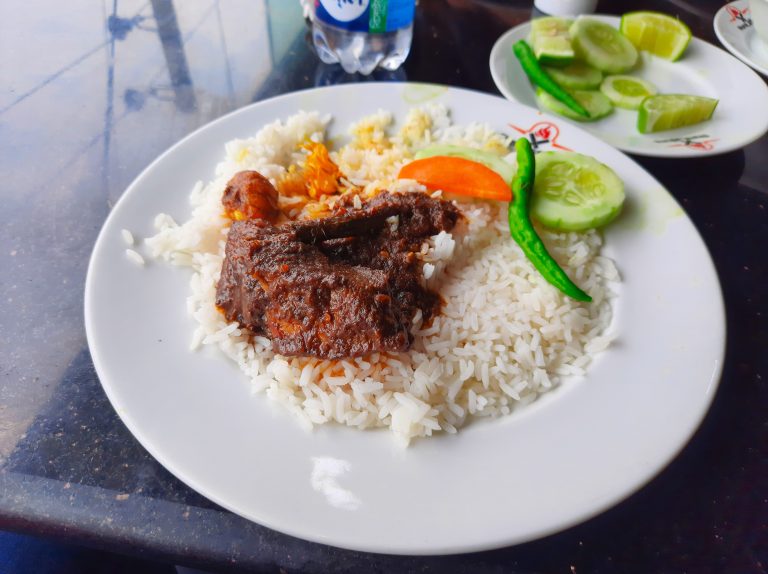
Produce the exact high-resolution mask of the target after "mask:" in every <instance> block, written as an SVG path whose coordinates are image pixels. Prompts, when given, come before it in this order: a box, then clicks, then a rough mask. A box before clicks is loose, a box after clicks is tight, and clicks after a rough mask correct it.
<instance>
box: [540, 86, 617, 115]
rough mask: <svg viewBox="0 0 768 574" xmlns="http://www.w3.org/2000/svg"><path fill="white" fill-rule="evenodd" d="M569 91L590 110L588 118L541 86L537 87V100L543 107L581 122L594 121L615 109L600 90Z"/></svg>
mask: <svg viewBox="0 0 768 574" xmlns="http://www.w3.org/2000/svg"><path fill="white" fill-rule="evenodd" d="M568 93H570V94H571V95H572V96H573V97H574V98H575V99H576V101H577V102H579V103H580V104H581V105H582V106H583V107H584V108H585V109H586V110H587V111H588V112H589V117H588V118H585V117H584V116H580V115H579V114H577V113H576V112H574V111H573V110H571V109H570V108H569V107H568V106H566V105H565V104H564V103H563V102H561V101H560V100H557V99H555V98H553V97H552V96H551V95H549V94H548V93H547V92H545V91H544V90H542V89H541V88H537V89H536V101H538V102H539V105H540V106H541V107H542V108H545V109H547V110H549V111H551V112H555V113H556V114H560V115H561V116H565V117H566V118H571V119H572V120H577V121H579V122H592V121H594V120H599V119H600V118H603V117H605V116H607V115H608V114H610V113H611V112H612V111H613V106H612V105H611V101H610V100H609V99H608V98H606V97H605V96H604V95H603V94H601V93H600V92H594V91H587V90H568Z"/></svg>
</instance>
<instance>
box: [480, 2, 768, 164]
mask: <svg viewBox="0 0 768 574" xmlns="http://www.w3.org/2000/svg"><path fill="white" fill-rule="evenodd" d="M736 1H737V2H738V1H740V0H736ZM726 6H728V4H726ZM724 9H725V6H723V8H721V10H724ZM719 12H720V11H718V13H719ZM590 17H591V18H595V19H598V20H602V21H605V22H608V23H611V24H618V23H619V22H620V21H621V16H616V15H614V14H591V15H590ZM530 25H531V20H527V21H525V22H521V23H520V24H518V25H517V26H514V27H513V28H510V29H509V30H507V31H506V32H504V33H503V34H502V35H501V36H499V37H498V39H497V40H496V42H494V44H493V47H492V48H491V53H490V56H489V59H488V67H489V68H490V71H491V77H492V79H493V83H494V84H495V86H496V89H497V90H499V92H501V94H502V96H503V97H505V98H506V99H508V100H511V101H513V102H517V103H519V104H523V102H520V101H519V100H518V99H517V98H516V97H515V96H514V94H513V93H512V91H511V90H509V88H508V87H507V86H506V84H505V82H503V81H502V78H501V76H500V74H501V71H500V70H497V68H496V66H495V65H494V62H495V61H496V60H501V59H503V58H504V56H503V55H502V54H501V51H502V48H503V46H504V45H505V44H506V42H508V41H509V38H510V37H512V36H515V35H517V34H519V33H520V31H521V30H523V29H526V28H528V27H530ZM718 38H719V35H718ZM691 40H692V43H695V44H701V45H706V46H707V48H706V49H709V48H712V49H715V50H719V51H720V52H722V53H723V54H724V55H725V56H727V57H729V58H731V59H732V60H733V62H732V63H733V64H734V65H738V66H743V67H744V69H745V70H746V71H748V72H749V73H751V74H752V75H753V76H754V77H755V79H756V80H758V81H759V82H760V83H761V84H763V87H764V95H765V101H766V103H768V86H766V85H765V82H764V81H763V79H762V78H761V77H760V76H759V75H758V74H757V72H756V71H755V70H754V69H752V68H751V67H750V66H748V65H747V64H746V63H745V62H743V61H742V60H741V59H740V58H737V57H736V56H735V55H734V54H731V53H730V52H729V51H728V50H724V49H723V48H721V47H719V46H716V45H714V44H712V43H710V42H707V41H706V40H702V39H701V38H698V37H696V36H692V37H691ZM523 105H526V104H523ZM542 113H545V114H547V115H550V116H552V117H554V116H553V115H552V114H550V113H549V112H542ZM557 118H558V119H562V120H563V121H566V122H568V123H570V124H571V125H576V127H580V128H581V129H583V130H584V131H586V132H588V133H589V134H591V135H594V136H595V137H597V138H600V135H599V134H596V133H593V132H592V130H590V129H589V123H588V122H582V123H578V124H577V123H576V122H573V121H571V120H569V119H568V118H565V117H562V116H557ZM763 123H764V125H763V126H762V128H761V129H762V131H760V132H759V133H757V132H756V134H757V135H755V136H753V137H751V138H749V139H745V140H742V141H740V142H739V143H736V144H729V145H725V146H723V147H721V148H716V149H712V150H691V149H688V148H687V147H680V148H674V151H673V150H672V148H659V149H658V152H656V151H654V149H655V148H648V149H645V148H642V149H638V148H635V147H631V146H618V145H614V147H616V148H617V149H619V150H621V151H622V152H624V153H626V154H632V155H637V156H643V157H658V158H668V159H673V158H701V157H710V156H715V155H722V154H725V153H729V152H732V151H735V150H739V149H742V148H744V147H746V146H748V145H749V144H751V143H753V142H755V141H757V140H758V139H760V138H761V137H763V136H764V135H765V134H766V133H768V117H766V119H765V121H764V122H763ZM660 133H661V132H660ZM600 139H602V138H600ZM606 143H608V142H606ZM609 145H613V144H609Z"/></svg>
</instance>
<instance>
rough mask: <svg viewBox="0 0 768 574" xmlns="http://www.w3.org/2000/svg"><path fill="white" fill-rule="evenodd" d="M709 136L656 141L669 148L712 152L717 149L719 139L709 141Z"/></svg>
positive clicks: (701, 135) (702, 135)
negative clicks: (716, 143) (666, 144)
mask: <svg viewBox="0 0 768 574" xmlns="http://www.w3.org/2000/svg"><path fill="white" fill-rule="evenodd" d="M708 138H709V135H707V134H700V135H697V136H688V137H682V138H672V139H668V140H656V143H668V144H669V145H668V146H667V147H689V148H691V149H697V150H699V151H712V150H713V149H715V142H716V141H717V138H712V139H708Z"/></svg>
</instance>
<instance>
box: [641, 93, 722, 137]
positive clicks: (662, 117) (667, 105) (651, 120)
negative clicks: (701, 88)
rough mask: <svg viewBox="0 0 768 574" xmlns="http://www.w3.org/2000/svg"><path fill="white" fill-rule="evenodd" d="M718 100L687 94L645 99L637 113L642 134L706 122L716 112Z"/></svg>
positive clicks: (664, 95)
mask: <svg viewBox="0 0 768 574" xmlns="http://www.w3.org/2000/svg"><path fill="white" fill-rule="evenodd" d="M717 102H718V100H715V99H713V98H705V97H703V96H688V95H685V94H663V95H661V96H651V97H650V98H646V99H644V100H643V103H642V104H641V105H640V111H639V112H638V114H637V131H639V132H640V133H642V134H646V133H650V132H660V131H664V130H671V129H674V128H680V127H683V126H690V125H693V124H698V123H700V122H704V121H706V120H708V119H710V118H711V117H712V114H713V113H715V108H716V107H717Z"/></svg>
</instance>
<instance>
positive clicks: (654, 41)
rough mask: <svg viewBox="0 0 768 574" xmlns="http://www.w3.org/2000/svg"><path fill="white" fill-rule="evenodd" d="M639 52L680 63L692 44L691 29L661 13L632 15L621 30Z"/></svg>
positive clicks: (635, 13) (623, 23)
mask: <svg viewBox="0 0 768 574" xmlns="http://www.w3.org/2000/svg"><path fill="white" fill-rule="evenodd" d="M619 29H620V30H621V33H622V34H624V36H626V37H627V38H628V39H629V41H630V42H632V44H634V46H635V47H636V48H637V49H638V50H646V51H648V52H650V53H651V54H654V55H656V56H659V57H661V58H665V59H667V60H672V61H673V62H674V61H675V60H679V59H680V57H681V56H682V55H683V52H685V49H686V47H688V43H689V42H690V41H691V37H692V34H691V29H690V28H689V27H688V26H686V25H685V23H684V22H681V21H680V20H678V19H677V18H673V17H672V16H669V15H667V14H662V13H661V12H629V13H627V14H624V15H623V16H622V17H621V25H620V27H619Z"/></svg>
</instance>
